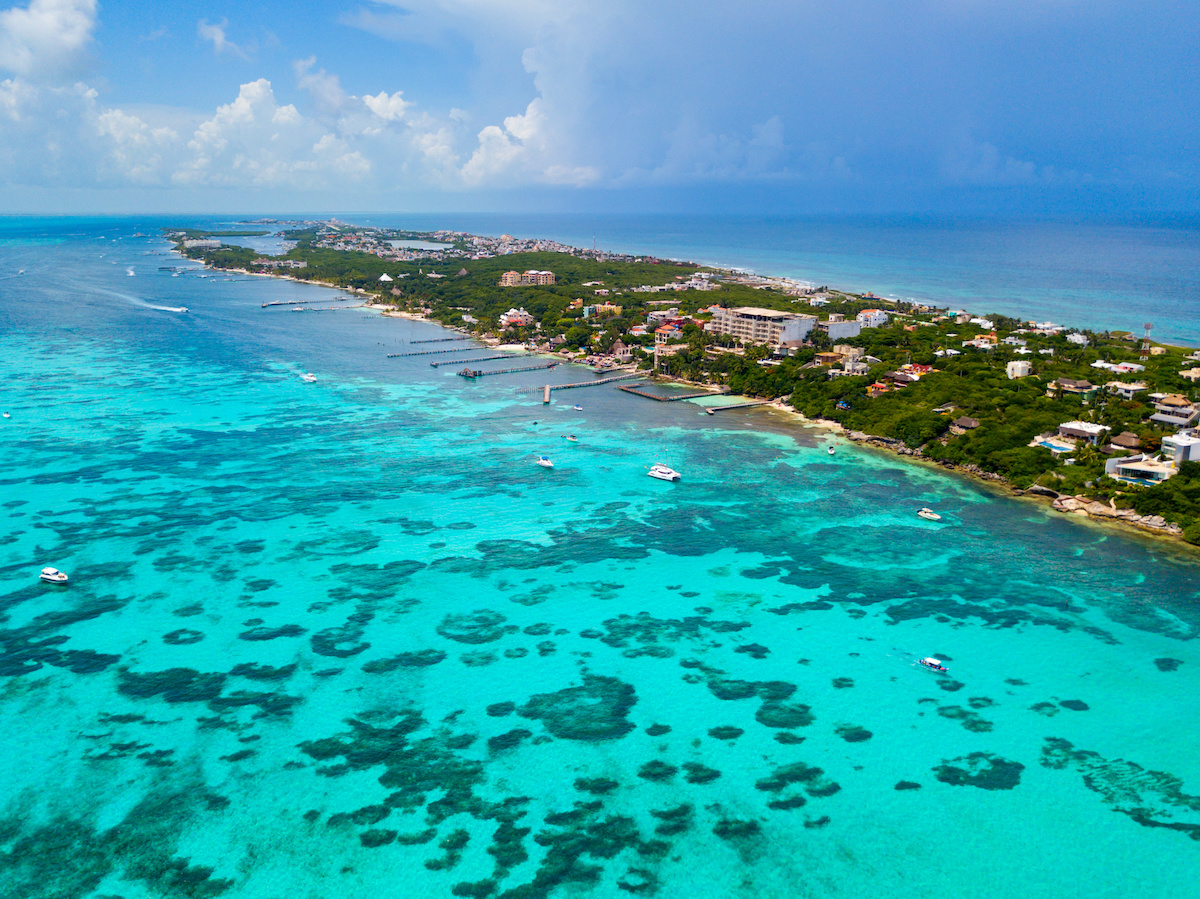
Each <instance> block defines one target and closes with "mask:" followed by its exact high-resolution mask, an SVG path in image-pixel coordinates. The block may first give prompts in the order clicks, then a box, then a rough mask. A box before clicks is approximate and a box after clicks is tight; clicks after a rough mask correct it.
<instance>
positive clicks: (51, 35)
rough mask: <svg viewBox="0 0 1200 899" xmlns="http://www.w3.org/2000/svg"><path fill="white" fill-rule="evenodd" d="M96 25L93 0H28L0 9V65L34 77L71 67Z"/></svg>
mask: <svg viewBox="0 0 1200 899" xmlns="http://www.w3.org/2000/svg"><path fill="white" fill-rule="evenodd" d="M95 28H96V0H31V2H30V4H29V5H28V6H25V7H21V6H17V7H13V8H12V9H6V10H4V11H3V12H0V68H2V69H7V70H8V71H10V72H14V73H16V74H17V75H19V76H21V77H23V78H28V79H30V80H35V81H53V80H56V79H58V78H61V77H62V76H64V75H68V74H70V73H71V72H73V71H75V70H76V69H77V68H78V66H79V65H80V64H81V62H82V60H83V57H84V54H85V51H86V50H87V47H88V45H89V44H90V43H91V40H92V32H93V31H94V30H95Z"/></svg>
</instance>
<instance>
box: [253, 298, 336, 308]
mask: <svg viewBox="0 0 1200 899" xmlns="http://www.w3.org/2000/svg"><path fill="white" fill-rule="evenodd" d="M334 299H335V300H352V299H354V297H334ZM327 302H328V300H326V299H325V298H324V297H321V299H319V300H275V301H273V302H270V303H263V304H262V307H263V308H264V309H266V308H267V307H268V306H303V305H304V304H305V303H327Z"/></svg>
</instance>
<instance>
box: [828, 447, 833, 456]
mask: <svg viewBox="0 0 1200 899" xmlns="http://www.w3.org/2000/svg"><path fill="white" fill-rule="evenodd" d="M833 453H834V449H833V447H832V446H831V447H830V448H829V455H831V456H832V455H833Z"/></svg>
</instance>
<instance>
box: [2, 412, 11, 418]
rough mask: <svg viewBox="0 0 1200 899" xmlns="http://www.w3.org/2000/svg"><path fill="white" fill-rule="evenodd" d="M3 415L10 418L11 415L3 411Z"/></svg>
mask: <svg viewBox="0 0 1200 899" xmlns="http://www.w3.org/2000/svg"><path fill="white" fill-rule="evenodd" d="M4 417H5V418H12V415H10V414H9V413H7V412H5V413H4Z"/></svg>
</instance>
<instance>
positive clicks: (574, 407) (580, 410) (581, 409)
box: [571, 406, 583, 412]
mask: <svg viewBox="0 0 1200 899" xmlns="http://www.w3.org/2000/svg"><path fill="white" fill-rule="evenodd" d="M571 408H572V409H574V410H575V411H576V412H582V411H583V406H572V407H571Z"/></svg>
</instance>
